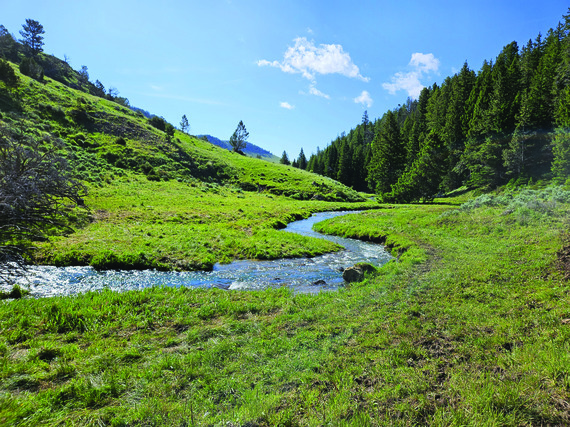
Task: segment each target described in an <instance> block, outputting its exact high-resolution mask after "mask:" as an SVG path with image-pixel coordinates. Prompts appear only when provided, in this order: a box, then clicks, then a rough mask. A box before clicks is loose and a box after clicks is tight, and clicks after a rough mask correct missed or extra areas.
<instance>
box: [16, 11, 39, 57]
mask: <svg viewBox="0 0 570 427" xmlns="http://www.w3.org/2000/svg"><path fill="white" fill-rule="evenodd" d="M22 28H23V29H22V30H20V35H21V36H22V37H23V39H22V40H20V41H21V42H22V44H23V45H24V46H25V47H26V50H27V51H28V53H30V54H31V55H32V56H36V55H38V54H39V53H41V52H43V50H44V49H43V45H44V42H43V40H44V38H43V36H42V34H45V31H44V27H43V26H42V25H41V24H40V23H39V22H38V21H34V20H33V19H26V23H25V24H24V25H22Z"/></svg>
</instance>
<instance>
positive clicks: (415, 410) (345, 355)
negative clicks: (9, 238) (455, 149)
mask: <svg viewBox="0 0 570 427" xmlns="http://www.w3.org/2000/svg"><path fill="white" fill-rule="evenodd" d="M252 196H253V195H252ZM569 200H570V199H569V198H568V193H567V192H565V191H562V190H561V189H555V190H547V191H543V192H541V193H523V194H522V195H520V196H482V197H480V198H478V199H475V200H474V201H470V202H468V203H466V204H464V205H462V207H461V208H458V206H457V205H453V204H452V203H451V204H441V203H440V204H434V205H401V206H394V207H391V209H382V210H377V211H369V212H365V213H357V214H354V215H348V216H344V217H340V218H335V219H333V220H329V221H327V222H326V223H324V224H322V229H323V230H326V231H328V232H334V233H338V234H346V235H353V236H360V237H364V235H365V234H366V235H367V236H369V237H374V238H384V237H386V238H387V242H388V243H389V244H391V245H392V246H393V251H394V253H395V254H398V253H399V257H398V260H397V261H393V262H390V263H389V264H388V265H386V266H385V267H384V268H383V269H382V270H381V272H380V273H379V274H378V275H376V276H375V277H369V278H368V279H367V280H366V281H365V282H363V283H360V284H354V285H350V286H347V287H346V288H345V289H342V290H340V291H338V292H330V293H322V294H319V295H292V294H291V293H290V292H289V291H288V290H287V289H285V288H282V289H278V290H267V291H262V292H225V291H220V290H215V289H212V290H195V289H171V288H154V289H147V290H144V291H140V292H126V293H112V292H101V293H89V294H85V295H78V296H74V297H65V298H52V299H43V300H33V299H20V300H13V301H6V302H3V303H2V304H1V305H0V330H1V331H2V332H1V335H0V390H1V391H0V422H2V423H4V424H7V425H12V424H13V425H38V424H42V423H43V424H47V425H116V426H118V425H123V426H127V425H179V426H183V425H185V426H189V425H235V426H237V425H248V426H273V425H315V426H316V425H418V424H431V425H547V424H550V425H562V424H567V423H569V422H570V420H569V418H568V417H569V415H568V414H569V411H568V409H569V401H570V393H569V387H570V376H569V374H570V358H569V356H568V355H569V354H570V353H569V352H568V345H569V344H568V340H569V337H570V329H569V328H570V311H569V310H568V304H569V302H570V298H569V296H568V291H569V289H570V286H569V284H568V282H567V280H566V279H565V275H566V272H565V270H564V269H563V268H562V266H563V264H564V261H567V258H566V255H565V252H564V251H561V249H562V248H563V247H565V245H566V244H567V243H568V240H567V239H568V237H567V235H566V234H565V231H566V230H567V227H568V223H567V219H566V218H567V215H568V211H569V209H570V204H569V203H568V201H569ZM270 201H271V199H269V200H268V202H267V203H268V204H267V208H271V209H276V207H275V206H273V205H270V204H269V202H270ZM445 202H450V200H445ZM146 203H147V202H146V201H145V202H144V203H143V204H146ZM227 203H230V202H229V201H228V202H227ZM131 205H132V203H130V202H127V203H126V206H127V207H128V209H129V210H130V209H132V208H133V207H132V206H131ZM139 205H140V202H138V203H137V206H139ZM100 208H101V209H103V208H104V206H103V205H102V206H101V207H100ZM141 209H142V208H141ZM222 212H223V211H222ZM151 234H152V231H151ZM403 249H405V250H403Z"/></svg>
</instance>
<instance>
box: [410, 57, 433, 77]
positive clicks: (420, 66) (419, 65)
mask: <svg viewBox="0 0 570 427" xmlns="http://www.w3.org/2000/svg"><path fill="white" fill-rule="evenodd" d="M410 65H411V66H412V67H415V68H416V69H417V70H418V71H420V72H422V73H428V72H430V71H433V72H437V71H438V70H439V59H437V58H436V57H435V56H433V53H412V59H411V60H410Z"/></svg>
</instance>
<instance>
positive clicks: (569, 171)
mask: <svg viewBox="0 0 570 427" xmlns="http://www.w3.org/2000/svg"><path fill="white" fill-rule="evenodd" d="M552 153H553V155H554V160H553V161H552V175H553V177H554V179H555V181H557V182H559V183H562V182H564V181H565V180H566V179H568V177H570V132H568V130H566V129H557V130H556V136H555V137H554V141H553V147H552Z"/></svg>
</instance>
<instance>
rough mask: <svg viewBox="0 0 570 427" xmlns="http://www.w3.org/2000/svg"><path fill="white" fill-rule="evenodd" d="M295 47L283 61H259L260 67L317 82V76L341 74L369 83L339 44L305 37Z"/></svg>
mask: <svg viewBox="0 0 570 427" xmlns="http://www.w3.org/2000/svg"><path fill="white" fill-rule="evenodd" d="M293 41H294V42H295V45H294V46H293V47H291V46H290V47H288V48H287V50H286V51H285V54H284V55H283V61H281V62H279V61H268V60H266V59H261V60H259V61H257V65H258V66H260V67H264V66H270V67H276V68H280V69H281V71H283V72H285V73H292V74H302V75H303V77H305V78H306V79H309V80H311V81H313V82H314V81H315V76H316V75H317V74H340V75H343V76H345V77H349V78H356V79H360V80H362V81H365V82H367V81H369V78H368V77H364V76H362V75H361V74H360V70H359V69H358V67H357V66H356V64H354V63H353V62H352V59H351V58H350V55H349V54H348V53H347V52H345V51H344V50H343V48H342V46H341V45H339V44H320V45H319V46H315V44H314V42H312V41H309V40H307V39H306V38H305V37H297V38H296V39H295V40H293Z"/></svg>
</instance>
